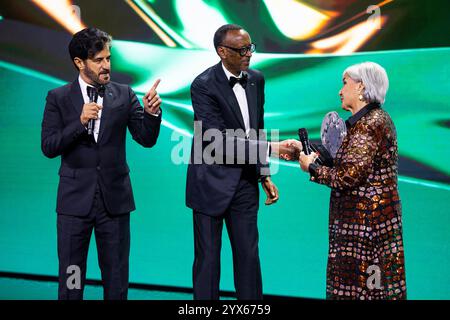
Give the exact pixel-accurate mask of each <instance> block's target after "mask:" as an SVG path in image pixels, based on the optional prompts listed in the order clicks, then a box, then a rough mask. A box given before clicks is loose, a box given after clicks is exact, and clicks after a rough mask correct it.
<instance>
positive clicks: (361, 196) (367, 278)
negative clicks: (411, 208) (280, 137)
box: [311, 108, 406, 300]
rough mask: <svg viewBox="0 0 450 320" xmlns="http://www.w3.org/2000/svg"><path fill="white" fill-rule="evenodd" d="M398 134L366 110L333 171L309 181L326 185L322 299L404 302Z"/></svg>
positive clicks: (321, 170)
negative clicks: (327, 207)
mask: <svg viewBox="0 0 450 320" xmlns="http://www.w3.org/2000/svg"><path fill="white" fill-rule="evenodd" d="M397 163H398V150H397V136H396V131H395V126H394V124H393V122H392V120H391V118H390V116H389V115H388V114H387V113H386V112H385V111H384V110H382V109H381V108H376V109H373V110H371V111H369V112H368V113H367V114H366V115H364V116H363V117H362V118H361V119H359V120H358V121H357V122H356V123H355V124H354V125H353V126H351V127H350V128H348V132H347V136H346V137H345V139H344V141H343V142H342V145H341V147H340V148H339V150H338V152H337V154H336V157H335V159H334V166H333V168H329V167H324V166H319V167H317V168H316V170H315V172H314V174H313V175H312V176H311V181H314V182H317V183H320V184H324V185H327V186H329V187H331V189H332V191H331V199H330V215H329V253H328V265H327V287H326V290H327V299H361V300H374V299H406V279H405V264H404V250H403V237H402V212H401V203H400V197H399V194H398V189H397Z"/></svg>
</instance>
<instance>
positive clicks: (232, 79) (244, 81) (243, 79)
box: [228, 73, 248, 89]
mask: <svg viewBox="0 0 450 320" xmlns="http://www.w3.org/2000/svg"><path fill="white" fill-rule="evenodd" d="M247 78H248V77H247V74H245V73H244V74H243V75H242V77H240V78H236V77H230V80H228V83H229V84H230V87H231V88H233V87H234V85H235V84H236V83H238V82H239V83H240V84H241V86H242V87H243V88H244V89H245V87H246V86H247Z"/></svg>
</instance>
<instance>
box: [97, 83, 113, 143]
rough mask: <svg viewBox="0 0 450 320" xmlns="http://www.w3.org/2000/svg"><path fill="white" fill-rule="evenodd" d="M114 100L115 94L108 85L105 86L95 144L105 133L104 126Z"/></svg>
mask: <svg viewBox="0 0 450 320" xmlns="http://www.w3.org/2000/svg"><path fill="white" fill-rule="evenodd" d="M115 98H116V94H115V92H114V91H113V89H112V86H111V84H110V83H108V84H107V85H105V95H104V97H103V109H102V117H101V121H100V129H99V133H98V138H97V143H99V142H100V140H101V138H102V137H103V133H104V132H105V128H106V125H107V124H108V119H109V116H110V111H111V107H112V105H113V103H114V99H115Z"/></svg>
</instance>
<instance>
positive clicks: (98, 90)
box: [86, 85, 105, 101]
mask: <svg viewBox="0 0 450 320" xmlns="http://www.w3.org/2000/svg"><path fill="white" fill-rule="evenodd" d="M86 89H87V94H88V97H92V98H93V99H92V101H97V97H98V96H100V97H102V98H103V96H104V95H105V86H104V85H100V86H98V87H91V86H87V87H86Z"/></svg>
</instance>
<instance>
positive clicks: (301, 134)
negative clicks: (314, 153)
mask: <svg viewBox="0 0 450 320" xmlns="http://www.w3.org/2000/svg"><path fill="white" fill-rule="evenodd" d="M298 138H299V140H300V142H301V143H302V148H303V152H304V153H305V154H306V155H308V154H310V153H311V151H310V146H309V139H308V131H306V129H305V128H300V129H298Z"/></svg>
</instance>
